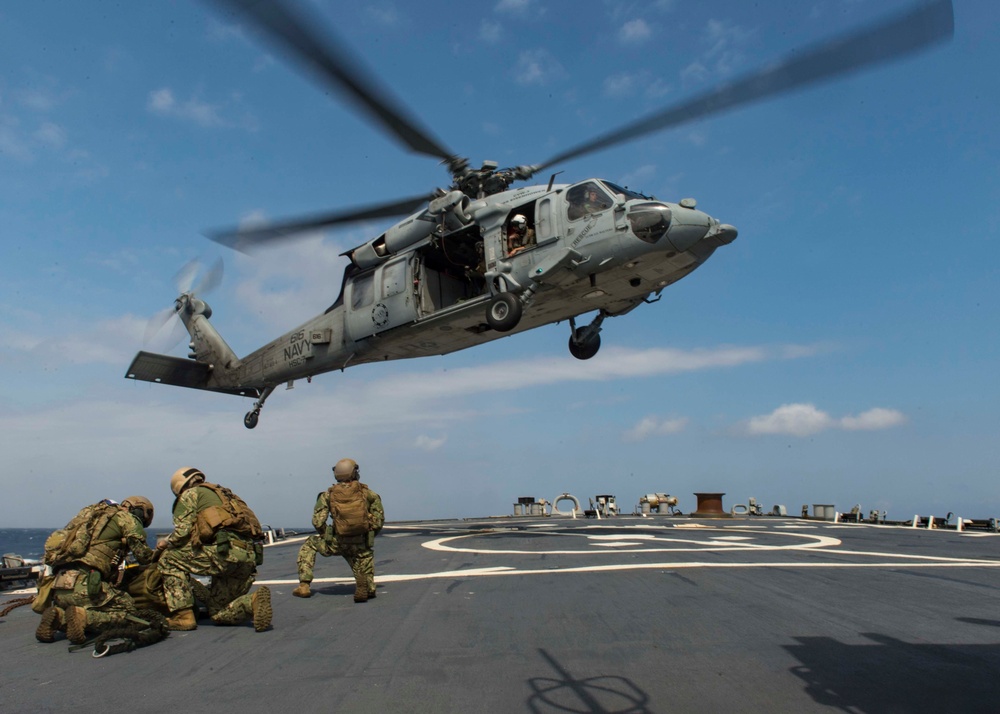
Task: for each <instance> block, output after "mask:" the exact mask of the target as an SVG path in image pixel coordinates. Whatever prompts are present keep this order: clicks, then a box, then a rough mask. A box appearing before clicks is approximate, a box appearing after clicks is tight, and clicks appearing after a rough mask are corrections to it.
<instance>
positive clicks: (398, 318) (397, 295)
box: [346, 253, 417, 341]
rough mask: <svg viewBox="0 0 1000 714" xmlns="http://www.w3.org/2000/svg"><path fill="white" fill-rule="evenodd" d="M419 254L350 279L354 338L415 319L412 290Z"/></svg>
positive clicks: (350, 318)
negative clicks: (415, 263)
mask: <svg viewBox="0 0 1000 714" xmlns="http://www.w3.org/2000/svg"><path fill="white" fill-rule="evenodd" d="M415 261H416V256H415V255H414V254H413V253H407V254H405V255H402V256H399V257H398V258H393V259H392V260H390V261H388V262H386V263H383V264H382V265H380V266H378V267H377V268H375V269H374V270H372V271H369V272H366V273H361V274H360V275H356V276H354V277H353V278H351V279H350V281H349V283H348V286H347V295H346V305H347V334H348V335H349V337H350V339H352V340H354V341H358V340H363V339H364V338H366V337H371V336H372V335H375V334H378V333H379V332H385V331H386V330H388V329H391V328H393V327H398V326H399V325H403V324H406V323H409V322H413V321H414V320H415V319H416V317H417V310H416V304H415V300H414V296H413V294H412V291H411V290H410V289H409V287H410V286H411V285H413V270H414V262H415Z"/></svg>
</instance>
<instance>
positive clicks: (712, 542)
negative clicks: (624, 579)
mask: <svg viewBox="0 0 1000 714" xmlns="http://www.w3.org/2000/svg"><path fill="white" fill-rule="evenodd" d="M616 530H617V531H618V532H617V533H615V534H614V535H595V534H592V533H586V532H579V531H576V530H574V531H570V532H557V531H548V532H546V533H532V532H529V531H520V533H521V534H522V535H524V536H527V537H532V538H537V539H543V538H552V537H560V538H570V539H576V540H577V541H582V543H581V545H582V546H586V545H591V546H593V545H599V544H600V543H599V542H594V541H600V539H601V538H605V539H612V538H613V539H615V540H612V541H611V542H617V543H621V545H622V546H623V547H620V548H618V547H616V548H614V549H608V550H602V551H598V550H593V549H591V548H585V547H581V548H577V549H574V550H553V549H539V550H521V549H513V548H490V547H489V546H480V547H473V546H459V545H455V544H456V543H458V542H460V541H468V540H469V539H471V538H481V539H487V540H488V539H489V538H490V536H492V535H507V534H509V533H510V531H498V532H496V533H493V532H490V531H479V532H476V533H462V534H460V535H454V536H449V537H447V538H438V539H436V540H432V541H428V542H426V543H421V545H422V546H423V547H424V548H427V549H428V550H436V551H444V552H448V553H474V554H477V555H536V556H537V555H588V554H593V553H668V552H669V553H690V552H717V553H719V552H734V551H754V552H762V551H780V550H811V549H816V548H833V547H836V546H838V545H840V544H841V541H840V540H839V539H837V538H831V537H829V536H822V535H815V534H812V533H808V534H802V533H787V532H780V533H768V534H762V533H760V532H758V531H748V533H749V535H747V536H734V535H731V534H732V533H733V532H734V531H735V530H736V529H734V528H725V529H722V528H711V527H706V528H700V529H698V531H697V533H689V532H685V533H684V536H683V537H679V536H678V535H674V533H676V531H673V532H668V531H667V530H664V531H663V533H662V534H657V535H652V534H630V533H623V532H622V531H624V530H627V529H616ZM671 530H673V529H671ZM719 533H724V534H728V535H719ZM764 535H767V536H768V540H769V541H771V542H768V543H760V542H753V541H758V540H760V539H761V537H762V536H764ZM640 538H642V539H643V540H644V542H643V543H642V544H638V543H636V544H631V543H630V542H629V541H632V540H638V539H640ZM722 538H727V539H729V538H744V539H745V540H741V541H739V542H733V541H732V540H726V541H722V542H720V539H722ZM783 539H788V540H792V541H793V542H791V543H787V544H776V543H774V542H773V541H781V540H783Z"/></svg>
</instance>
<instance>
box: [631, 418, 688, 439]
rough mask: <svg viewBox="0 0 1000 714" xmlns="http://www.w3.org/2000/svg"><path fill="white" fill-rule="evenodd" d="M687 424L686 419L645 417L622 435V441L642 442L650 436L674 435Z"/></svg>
mask: <svg viewBox="0 0 1000 714" xmlns="http://www.w3.org/2000/svg"><path fill="white" fill-rule="evenodd" d="M687 424H688V419H687V418H686V417H679V418H675V419H660V418H658V417H655V416H647V417H645V418H643V419H642V420H640V421H639V423H638V424H636V425H635V426H633V427H632V428H631V429H629V430H627V431H626V432H625V433H624V434H622V440H624V441H632V442H635V441H644V440H646V439H648V438H649V437H651V436H666V435H669V434H676V433H678V432H680V431H682V430H683V429H684V427H686V426H687Z"/></svg>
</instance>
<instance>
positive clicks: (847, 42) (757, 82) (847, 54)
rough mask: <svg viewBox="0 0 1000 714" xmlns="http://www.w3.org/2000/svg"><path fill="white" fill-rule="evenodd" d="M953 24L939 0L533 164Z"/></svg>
mask: <svg viewBox="0 0 1000 714" xmlns="http://www.w3.org/2000/svg"><path fill="white" fill-rule="evenodd" d="M954 25H955V22H954V14H953V11H952V5H951V0H934V1H933V2H929V3H927V4H925V5H922V6H920V7H918V8H916V9H914V10H911V11H909V12H907V13H905V14H903V15H900V16H898V17H896V18H895V19H891V20H889V21H886V22H883V23H881V24H878V25H876V26H874V27H870V28H867V29H864V30H862V31H860V32H855V33H852V34H849V35H845V36H844V37H841V38H839V39H835V40H833V41H828V42H825V43H822V44H820V45H818V46H816V47H815V48H814V49H807V50H806V51H805V52H796V53H795V54H794V55H790V56H789V57H787V58H786V59H785V60H784V61H782V62H780V63H779V64H777V65H776V66H773V67H771V68H769V69H765V70H762V71H760V72H757V73H756V74H751V75H746V76H744V77H743V78H741V79H738V80H737V81H736V82H734V83H732V84H727V85H724V86H722V87H719V88H718V89H715V90H713V91H710V92H707V93H706V94H702V95H701V96H699V97H696V98H694V99H692V100H689V101H687V102H685V103H683V104H681V105H679V106H675V107H670V108H668V109H665V110H663V111H661V112H659V113H657V114H654V115H652V116H650V117H647V118H646V119H642V120H640V121H638V122H635V123H633V124H629V125H627V126H625V127H622V128H621V129H618V130H616V131H613V132H609V133H607V134H604V135H603V136H600V137H598V138H596V139H593V140H591V141H589V142H587V143H585V144H581V145H580V146H577V147H576V148H573V149H569V150H568V151H564V152H562V153H561V154H558V155H557V156H554V157H553V158H551V159H549V160H548V161H546V162H545V163H543V164H540V165H538V166H534V167H532V168H533V169H534V170H535V172H537V171H540V170H542V169H545V168H548V167H549V166H551V165H553V164H558V163H562V162H564V161H568V160H570V159H575V158H576V157H578V156H582V155H584V154H589V153H592V152H594V151H599V150H600V149H606V148H608V147H610V146H614V145H615V144H621V143H623V142H626V141H629V140H631V139H636V138H638V137H640V136H644V135H646V134H651V133H653V132H657V131H662V130H664V129H667V128H670V127H673V126H677V125H679V124H684V123H686V122H690V121H693V120H695V119H701V118H703V117H706V116H710V115H712V114H719V113H721V112H723V111H726V110H727V109H732V108H733V107H737V106H740V105H743V104H749V103H751V102H755V101H759V100H761V99H764V98H766V97H771V96H774V95H777V94H782V93H785V92H789V91H792V90H794V89H796V88H798V87H804V86H806V85H810V84H815V83H818V82H823V81H828V80H831V79H834V78H835V77H838V76H841V75H846V74H849V73H851V72H857V71H859V70H861V69H863V68H866V67H871V66H874V65H877V64H881V63H883V62H887V61H889V60H892V59H896V58H897V57H902V56H904V55H908V54H912V53H914V52H917V51H918V50H921V49H924V48H925V47H928V46H929V45H932V44H934V43H937V42H942V41H945V40H947V39H950V38H951V36H952V33H953V32H954Z"/></svg>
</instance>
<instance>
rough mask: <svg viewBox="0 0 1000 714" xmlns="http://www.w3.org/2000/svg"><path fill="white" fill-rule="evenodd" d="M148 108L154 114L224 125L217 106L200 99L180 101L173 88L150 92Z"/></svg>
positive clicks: (203, 123) (209, 124)
mask: <svg viewBox="0 0 1000 714" xmlns="http://www.w3.org/2000/svg"><path fill="white" fill-rule="evenodd" d="M146 108H147V109H148V110H149V111H151V112H152V113H153V114H158V115H160V116H166V117H172V118H174V119H181V120H183V121H189V122H193V123H195V124H197V125H199V126H204V127H218V126H224V125H225V124H226V122H224V121H223V120H222V117H221V116H220V115H219V110H218V108H217V107H215V106H213V105H211V104H209V103H207V102H203V101H201V100H199V99H194V98H191V99H188V100H187V101H184V102H178V101H177V99H176V98H175V97H174V93H173V91H172V90H171V89H169V88H167V87H164V88H162V89H157V90H154V91H152V92H150V93H149V98H148V99H147V101H146Z"/></svg>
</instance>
